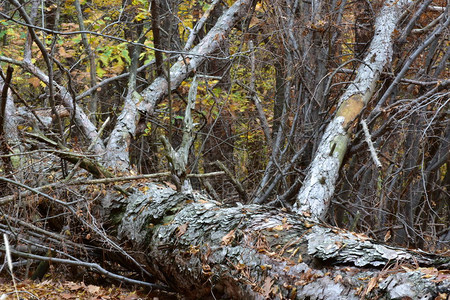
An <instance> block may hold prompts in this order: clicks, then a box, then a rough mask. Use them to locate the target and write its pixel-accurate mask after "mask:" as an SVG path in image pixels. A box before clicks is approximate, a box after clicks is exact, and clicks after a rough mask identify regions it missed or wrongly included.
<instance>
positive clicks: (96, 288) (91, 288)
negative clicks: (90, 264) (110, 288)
mask: <svg viewBox="0 0 450 300" xmlns="http://www.w3.org/2000/svg"><path fill="white" fill-rule="evenodd" d="M86 290H87V291H88V293H90V294H96V293H98V292H99V291H100V287H99V286H95V285H92V284H90V285H88V286H87V288H86Z"/></svg>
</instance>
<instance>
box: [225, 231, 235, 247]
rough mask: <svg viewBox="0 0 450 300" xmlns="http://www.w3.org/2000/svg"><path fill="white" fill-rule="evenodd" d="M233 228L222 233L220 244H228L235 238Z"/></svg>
mask: <svg viewBox="0 0 450 300" xmlns="http://www.w3.org/2000/svg"><path fill="white" fill-rule="evenodd" d="M234 233H235V230H234V229H233V230H231V231H230V232H228V233H227V234H226V235H224V237H223V238H222V245H225V246H226V245H229V244H231V242H232V241H233V240H234V238H235V234H234Z"/></svg>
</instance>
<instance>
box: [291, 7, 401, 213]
mask: <svg viewBox="0 0 450 300" xmlns="http://www.w3.org/2000/svg"><path fill="white" fill-rule="evenodd" d="M406 2H407V1H404V0H400V1H396V0H389V1H386V2H385V4H384V6H383V8H382V9H381V11H380V12H379V15H378V17H377V19H376V22H375V34H374V37H373V40H372V42H371V44H370V48H369V50H368V52H367V55H366V57H365V58H364V61H363V62H362V64H361V65H360V67H359V68H358V74H357V76H356V78H355V79H354V80H353V82H352V83H351V84H350V85H349V87H348V89H347V90H346V91H345V93H344V94H343V95H342V97H341V98H340V100H339V108H338V110H337V113H336V116H335V118H334V119H333V120H332V121H331V123H330V124H329V125H328V126H327V128H326V129H325V133H324V135H323V137H322V140H321V142H320V144H319V147H318V150H317V152H316V154H315V157H314V160H313V162H312V163H311V166H310V169H309V172H308V175H307V176H306V178H305V181H304V182H303V186H302V188H301V190H300V192H299V194H298V196H297V201H296V203H295V208H294V210H295V211H296V212H298V213H304V212H308V213H310V214H311V216H312V217H314V218H316V219H321V218H323V217H324V216H325V214H326V213H327V210H328V207H329V204H330V199H331V197H332V196H333V193H334V189H335V184H336V180H337V178H338V175H339V169H340V167H341V164H342V161H343V159H344V155H345V153H346V151H347V146H348V143H349V140H350V134H349V130H350V129H351V128H352V127H353V126H354V124H355V121H356V119H357V118H358V117H359V115H360V113H361V112H362V110H363V109H364V107H365V106H366V105H367V103H368V102H369V100H370V98H371V97H372V95H373V93H374V91H375V88H376V83H377V80H378V78H379V76H380V73H381V71H382V70H383V67H384V66H385V65H386V64H387V63H388V62H389V61H390V60H391V57H392V52H393V50H392V46H393V33H394V31H395V29H396V27H397V22H398V21H399V17H398V16H399V13H400V10H401V8H402V7H403V6H404V5H405V3H406Z"/></svg>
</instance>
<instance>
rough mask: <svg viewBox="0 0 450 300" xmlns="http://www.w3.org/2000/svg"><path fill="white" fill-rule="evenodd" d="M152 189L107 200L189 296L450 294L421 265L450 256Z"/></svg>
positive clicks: (125, 229) (154, 268)
mask: <svg viewBox="0 0 450 300" xmlns="http://www.w3.org/2000/svg"><path fill="white" fill-rule="evenodd" d="M147 187H148V190H147V192H146V193H142V192H139V191H136V192H135V193H133V194H132V195H131V196H130V197H128V198H117V197H115V198H114V199H112V198H105V199H103V202H102V206H103V207H104V208H105V213H106V214H107V215H109V217H110V219H111V220H112V222H113V223H114V225H115V226H116V228H117V233H118V237H119V238H121V239H122V240H127V241H131V243H132V245H133V248H134V249H136V250H137V249H139V250H142V251H145V254H146V258H147V266H148V268H149V269H150V272H151V273H152V274H154V275H155V276H156V277H157V278H158V279H159V280H161V282H163V283H164V284H167V285H168V286H170V287H171V288H173V289H174V290H176V291H177V292H180V293H182V294H183V295H185V296H186V297H187V298H196V299H206V298H208V297H211V295H213V296H214V297H215V298H216V299H219V298H220V297H226V298H231V299H267V298H278V299H282V298H290V299H305V298H306V297H309V298H310V299H360V298H361V297H364V296H365V297H368V298H373V297H378V298H377V299H396V298H402V297H411V298H413V299H421V298H423V297H435V296H437V294H438V293H444V292H448V291H450V280H449V279H450V278H449V277H448V276H447V277H446V280H443V278H444V277H442V276H441V275H443V274H444V273H442V274H441V273H439V271H438V270H437V269H433V270H434V274H433V275H432V276H425V275H426V274H428V273H427V270H429V269H420V268H417V265H418V264H420V265H422V266H433V265H439V264H440V266H442V267H445V266H448V265H449V261H450V259H449V258H446V259H445V258H439V257H437V256H436V257H435V256H433V255H430V254H420V253H415V252H412V251H409V250H405V249H400V248H394V247H389V246H385V245H381V244H377V243H376V242H374V241H372V240H371V239H369V238H368V237H366V236H364V235H360V234H355V233H351V232H347V231H343V230H341V229H338V228H334V227H329V226H325V225H322V224H319V223H314V222H313V221H312V220H310V219H308V218H304V217H301V216H298V215H295V214H291V213H286V212H284V211H282V210H277V209H274V208H266V207H263V206H259V205H245V206H242V205H241V206H236V207H225V206H222V205H221V204H220V203H218V202H216V201H213V200H210V199H208V198H206V197H204V196H203V195H201V194H199V193H196V194H183V193H177V192H175V191H173V190H171V189H168V188H166V187H165V186H162V185H159V184H156V183H150V184H148V185H147ZM139 190H141V189H140V188H139ZM118 212H119V213H118ZM439 274H441V275H439ZM428 275H429V274H428Z"/></svg>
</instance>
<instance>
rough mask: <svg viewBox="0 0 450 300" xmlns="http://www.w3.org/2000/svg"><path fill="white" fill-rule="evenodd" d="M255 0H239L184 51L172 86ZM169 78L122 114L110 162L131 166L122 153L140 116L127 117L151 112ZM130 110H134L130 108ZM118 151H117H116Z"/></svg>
mask: <svg viewBox="0 0 450 300" xmlns="http://www.w3.org/2000/svg"><path fill="white" fill-rule="evenodd" d="M251 2H252V0H238V1H236V2H235V3H234V4H233V5H232V6H231V7H230V8H229V9H228V11H227V12H226V13H224V14H223V15H222V17H221V18H220V19H219V20H218V21H217V23H216V25H215V26H214V27H213V28H212V29H211V30H210V31H209V32H208V34H207V35H206V36H205V37H204V38H203V39H202V40H201V42H200V43H199V44H198V45H197V46H195V47H194V48H193V49H192V50H191V51H190V52H189V53H187V54H183V55H181V57H180V58H179V59H178V62H176V63H175V64H174V65H173V66H172V67H171V69H170V76H169V78H170V89H171V90H175V89H176V88H178V86H179V85H180V84H181V83H182V82H183V81H184V80H185V79H186V78H188V77H189V76H190V75H191V73H192V72H193V71H195V70H196V68H197V67H198V66H200V65H201V64H202V63H203V62H204V61H205V60H206V59H207V56H208V55H209V54H211V53H213V52H214V51H216V50H217V49H218V48H219V46H220V44H221V43H223V42H224V41H225V40H226V39H227V36H228V33H229V32H230V31H231V29H232V28H233V26H234V25H235V24H236V22H237V21H238V20H240V19H241V18H242V17H243V16H245V14H246V13H247V11H248V8H249V7H250V4H251ZM168 86H169V85H168V82H167V80H166V78H165V76H160V77H158V78H156V79H155V81H154V82H153V83H152V84H151V85H150V86H148V87H147V88H146V89H145V90H144V91H143V92H142V97H143V98H142V99H140V100H139V101H140V102H139V103H137V104H136V105H134V104H133V105H131V107H129V108H127V109H124V110H123V111H122V113H121V115H120V116H119V120H121V122H123V121H124V120H127V122H128V123H123V124H121V125H120V127H117V128H115V130H114V131H113V132H112V133H111V136H110V141H114V142H109V143H108V146H107V152H108V155H107V160H106V163H107V165H108V166H116V167H117V168H118V169H119V170H122V171H124V170H127V169H129V164H128V165H127V164H126V163H124V162H126V161H124V159H123V153H128V149H129V146H130V136H133V135H134V134H135V130H136V123H137V121H138V120H137V118H130V117H127V116H129V115H130V114H133V115H137V113H138V111H140V112H141V113H144V114H145V113H147V114H152V113H153V109H154V107H155V105H156V104H157V103H158V101H160V100H162V99H163V98H164V97H165V96H166V95H167V94H168ZM130 110H133V112H131V111H130ZM115 154H117V155H115Z"/></svg>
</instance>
